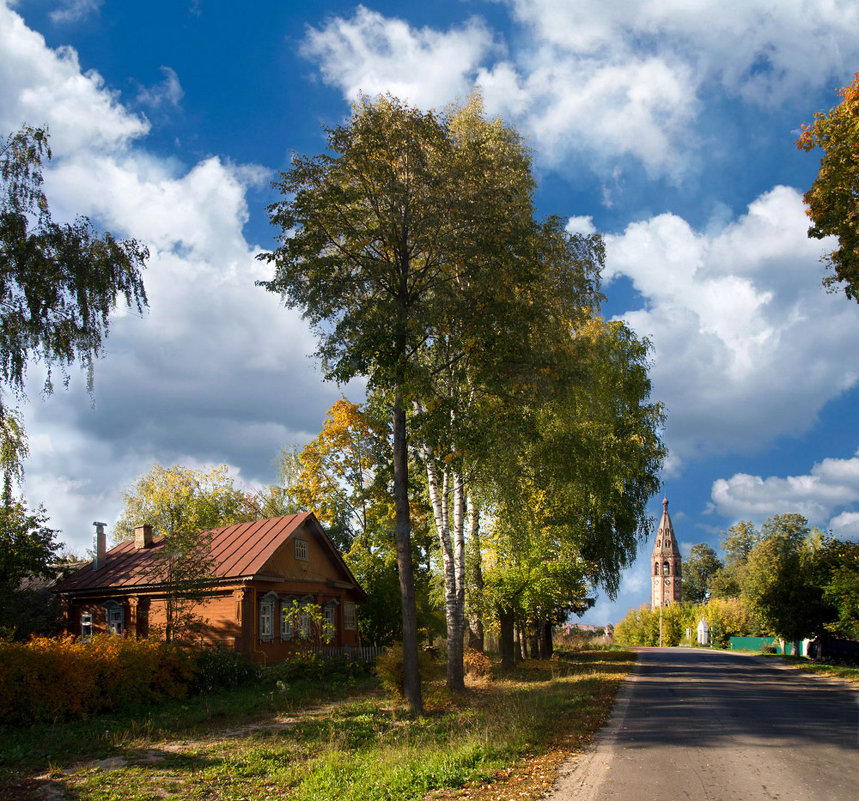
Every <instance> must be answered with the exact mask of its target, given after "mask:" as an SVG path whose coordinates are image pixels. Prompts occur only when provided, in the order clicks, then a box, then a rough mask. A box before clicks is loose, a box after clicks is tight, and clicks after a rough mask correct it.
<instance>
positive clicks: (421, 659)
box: [376, 644, 435, 698]
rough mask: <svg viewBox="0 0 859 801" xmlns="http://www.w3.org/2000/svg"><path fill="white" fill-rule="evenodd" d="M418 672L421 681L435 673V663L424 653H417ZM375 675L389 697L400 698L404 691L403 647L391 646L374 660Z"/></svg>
mask: <svg viewBox="0 0 859 801" xmlns="http://www.w3.org/2000/svg"><path fill="white" fill-rule="evenodd" d="M418 671H419V672H420V675H421V681H422V682H423V681H425V680H426V679H428V678H429V677H430V676H432V675H433V674H434V673H435V661H434V660H433V657H432V655H431V654H429V653H428V652H426V651H422V650H419V651H418ZM376 675H377V676H378V677H379V682H380V683H381V685H382V687H383V688H384V689H385V690H387V691H388V692H389V693H390V694H391V695H395V696H397V697H398V698H402V697H403V695H404V690H405V686H404V683H405V674H404V672H403V646H402V645H401V644H397V645H391V646H389V647H388V648H386V649H385V650H384V651H383V652H382V653H381V654H379V656H378V657H377V658H376Z"/></svg>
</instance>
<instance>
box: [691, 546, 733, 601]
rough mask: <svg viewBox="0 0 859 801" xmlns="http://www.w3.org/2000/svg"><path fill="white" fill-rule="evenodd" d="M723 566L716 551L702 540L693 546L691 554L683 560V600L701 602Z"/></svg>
mask: <svg viewBox="0 0 859 801" xmlns="http://www.w3.org/2000/svg"><path fill="white" fill-rule="evenodd" d="M722 567H723V565H722V562H721V560H720V559H719V557H718V556H717V554H716V551H715V550H714V549H713V548H711V547H710V546H709V545H707V543H706V542H700V543H698V544H697V545H693V546H692V551H691V553H690V554H689V556H688V557H687V558H686V559H684V560H683V577H682V581H683V601H684V602H685V603H691V604H699V603H701V602H702V601H704V600H705V599H706V598H707V597H708V595H709V592H710V581H711V579H712V578H713V576H714V575H715V574H716V572H717V571H718V570H720V569H721V568H722Z"/></svg>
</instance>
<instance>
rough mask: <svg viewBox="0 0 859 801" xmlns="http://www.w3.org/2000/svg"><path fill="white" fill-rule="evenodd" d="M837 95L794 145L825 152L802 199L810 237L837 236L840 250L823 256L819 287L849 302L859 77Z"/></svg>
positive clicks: (857, 254) (858, 238)
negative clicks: (842, 295) (841, 293)
mask: <svg viewBox="0 0 859 801" xmlns="http://www.w3.org/2000/svg"><path fill="white" fill-rule="evenodd" d="M838 94H839V95H840V96H841V98H842V100H841V103H839V104H838V105H837V106H835V107H834V108H832V109H830V111H828V112H827V113H825V114H824V113H822V112H818V113H817V114H815V115H814V123H813V124H812V125H810V126H808V125H803V126H802V135H801V136H800V137H799V139H797V141H796V146H797V147H798V148H800V149H801V150H805V151H806V152H808V151H810V150H813V149H815V148H821V149H822V150H823V156H822V157H821V159H820V170H819V171H818V174H817V178H815V180H814V183H813V184H812V185H811V189H809V190H808V191H807V192H806V193H805V195H804V200H805V204H806V206H807V214H808V216H809V217H810V218H811V222H812V225H811V227H810V228H809V229H808V235H809V237H813V238H815V239H823V238H824V237H827V236H833V235H834V236H836V237H838V248H836V249H835V250H834V251H832V252H831V253H828V254H827V255H826V256H825V257H824V261H825V262H826V263H827V264H828V265H829V268H830V270H831V272H830V273H829V274H828V275H827V276H826V277H825V278H824V279H823V284H824V286H826V287H828V288H829V289H830V290H831V291H836V290H837V289H842V288H843V290H844V293H845V294H846V295H847V297H848V298H852V299H853V300H856V301H859V223H857V220H859V215H857V201H856V197H857V191H859V156H857V153H859V124H857V118H859V73H856V75H855V76H854V78H853V82H852V83H851V84H850V85H849V86H845V87H844V88H842V89H839V90H838Z"/></svg>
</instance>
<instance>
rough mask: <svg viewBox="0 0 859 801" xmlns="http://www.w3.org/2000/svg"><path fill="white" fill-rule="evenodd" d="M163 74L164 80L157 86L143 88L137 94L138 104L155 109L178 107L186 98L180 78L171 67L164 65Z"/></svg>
mask: <svg viewBox="0 0 859 801" xmlns="http://www.w3.org/2000/svg"><path fill="white" fill-rule="evenodd" d="M161 74H162V75H163V76H164V80H163V81H161V83H159V84H156V85H155V86H150V87H148V88H146V87H142V88H141V89H140V91H139V92H138V93H137V102H138V103H142V104H143V105H144V106H149V107H150V108H153V109H158V108H162V107H163V106H178V105H179V103H181V102H182V98H183V97H184V96H185V92H184V90H183V89H182V84H181V83H180V82H179V76H178V75H177V74H176V71H175V70H174V69H172V68H171V67H165V66H163V65H162V67H161Z"/></svg>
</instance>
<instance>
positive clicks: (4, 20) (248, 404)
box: [0, 3, 338, 551]
mask: <svg viewBox="0 0 859 801" xmlns="http://www.w3.org/2000/svg"><path fill="white" fill-rule="evenodd" d="M165 76H166V80H167V84H168V91H167V93H166V95H165V97H166V98H167V99H169V95H170V92H171V91H173V96H174V98H176V97H177V94H176V91H178V90H176V91H174V90H170V89H169V85H170V84H171V75H170V73H169V72H165ZM177 85H178V81H177ZM0 117H2V124H3V125H4V126H5V127H6V129H7V130H11V129H13V128H15V127H17V126H18V125H20V123H21V121H22V120H28V121H31V122H35V123H39V124H41V123H47V124H48V126H49V128H50V130H51V133H52V140H51V144H52V149H53V151H54V159H53V161H52V162H51V165H50V170H49V171H48V172H47V173H46V191H47V195H48V198H49V200H50V202H51V205H52V209H53V210H54V212H55V214H56V216H57V217H63V216H66V217H68V216H73V215H75V214H85V215H88V216H90V217H91V218H92V219H93V220H94V221H95V222H96V223H97V224H99V225H100V226H103V227H104V228H106V229H108V230H111V231H112V232H114V233H115V234H117V235H119V236H134V237H135V238H137V239H138V240H140V241H141V242H143V243H145V244H146V245H147V246H148V247H149V249H150V253H151V256H150V259H149V261H148V264H147V268H146V270H145V273H144V281H145V285H146V291H147V294H148V297H149V302H150V309H149V310H148V311H147V312H145V313H144V314H143V315H142V316H140V315H137V314H136V313H132V312H129V311H127V310H124V309H122V308H120V309H118V311H117V313H116V314H115V315H114V317H113V319H112V322H111V329H110V337H109V339H108V341H107V347H106V353H105V358H104V359H103V360H101V361H100V362H99V363H98V364H97V365H96V369H95V394H94V396H93V397H92V398H90V397H89V396H88V394H87V392H86V390H85V386H84V385H85V380H84V379H83V377H82V376H78V375H77V374H72V376H71V385H70V388H69V390H68V391H65V390H58V391H57V394H56V395H54V396H52V397H50V398H47V399H43V398H41V397H40V391H39V389H40V387H41V385H42V382H43V380H44V374H43V372H42V371H41V370H40V366H39V365H33V366H32V367H31V371H30V376H29V383H28V387H29V390H30V391H29V395H30V401H29V403H27V404H25V408H24V414H25V421H26V426H27V430H28V432H29V434H30V438H31V458H30V460H29V461H28V463H27V466H26V467H27V481H26V493H27V497H28V499H29V500H30V501H31V502H32V503H38V502H44V503H45V504H46V505H47V508H48V511H49V513H50V514H51V519H52V525H53V526H55V527H57V528H60V529H62V530H63V538H64V539H65V540H66V542H68V543H70V544H71V545H72V546H73V547H74V548H76V549H77V550H79V551H81V550H83V549H84V548H85V547H87V545H88V544H89V541H90V537H91V531H92V527H91V526H90V522H91V521H92V520H96V519H99V520H106V521H107V522H110V520H112V519H115V517H116V516H117V515H118V514H119V511H120V507H121V492H122V490H123V489H125V488H126V487H128V486H129V485H130V484H131V483H132V482H133V481H134V480H135V479H136V478H137V477H138V476H139V475H140V474H141V473H143V472H145V471H146V470H147V469H148V468H149V467H150V465H151V464H152V462H153V461H160V462H161V463H163V464H172V463H176V462H178V463H184V464H190V465H195V464H201V463H221V462H225V463H227V464H229V465H230V466H231V468H232V470H233V471H234V473H235V474H236V475H238V476H239V477H240V478H241V479H242V480H243V481H246V482H248V483H262V482H265V481H269V480H271V479H273V477H274V473H275V469H274V465H273V462H274V459H275V457H276V455H277V452H278V450H279V449H280V448H281V447H283V446H284V445H287V444H290V443H301V442H303V441H306V440H307V439H308V438H309V437H310V436H312V435H313V434H314V433H315V432H316V431H318V428H319V425H320V424H321V421H322V419H323V418H324V414H325V410H326V409H327V408H328V406H330V404H331V403H333V402H334V400H336V399H337V397H338V391H337V389H336V387H334V386H331V385H323V384H321V382H320V376H319V373H318V372H317V370H316V369H315V368H314V365H313V363H312V362H311V361H310V359H308V357H307V354H308V353H310V352H311V351H312V350H313V347H314V343H313V340H312V337H311V335H310V333H309V331H308V329H307V326H306V324H305V323H304V322H303V321H302V320H301V319H300V317H299V315H298V314H297V313H295V312H293V311H290V310H286V309H284V308H282V307H281V304H280V301H279V298H278V297H276V296H273V295H271V294H269V293H267V292H265V291H264V290H262V289H260V288H258V287H256V286H254V281H255V280H258V279H260V278H267V277H269V273H270V268H269V267H268V266H267V265H264V264H263V263H261V262H259V261H257V260H256V259H255V256H256V254H257V252H258V250H259V248H258V247H257V246H255V245H254V244H253V243H251V242H248V241H247V240H246V239H245V236H244V233H243V228H244V225H245V223H246V222H247V220H248V215H249V212H248V207H247V201H246V195H247V191H248V189H249V188H250V187H251V186H254V185H256V184H258V183H259V182H260V181H261V180H263V178H264V177H265V172H264V171H263V170H262V169H261V168H259V167H255V166H253V165H236V164H232V163H230V162H228V161H226V160H224V159H222V158H219V157H210V158H207V159H204V160H202V161H200V162H198V163H197V164H192V165H190V166H183V165H180V164H178V163H177V162H176V161H175V160H172V159H169V160H165V159H160V158H158V157H156V156H153V155H151V154H150V153H147V151H146V149H145V135H146V133H147V131H148V123H147V122H146V121H145V120H144V119H143V118H141V117H139V116H138V115H136V114H134V113H132V112H130V111H129V110H128V109H127V108H126V107H125V106H124V105H123V104H122V102H121V100H120V97H119V95H118V94H117V93H115V92H114V91H112V90H111V89H110V88H109V87H107V86H105V85H104V82H103V80H102V79H101V78H100V77H99V76H98V75H97V74H96V73H87V74H82V73H81V71H80V66H79V63H78V59H77V55H76V53H75V52H74V51H73V50H71V49H61V50H52V49H50V48H49V47H47V45H46V43H45V40H44V39H43V37H41V36H40V35H38V34H37V33H34V32H33V31H31V30H29V29H28V28H27V27H26V25H25V24H24V23H23V21H22V20H21V18H20V17H19V16H18V15H17V14H15V13H14V12H13V11H11V10H10V9H9V8H8V7H7V6H6V5H4V4H2V3H0Z"/></svg>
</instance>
